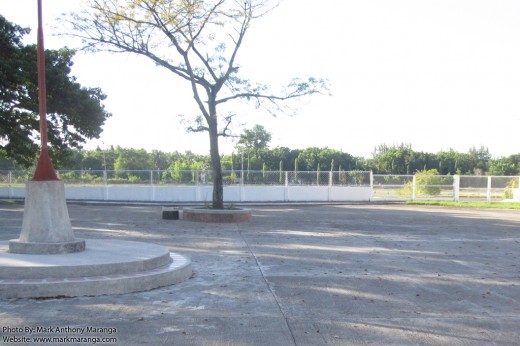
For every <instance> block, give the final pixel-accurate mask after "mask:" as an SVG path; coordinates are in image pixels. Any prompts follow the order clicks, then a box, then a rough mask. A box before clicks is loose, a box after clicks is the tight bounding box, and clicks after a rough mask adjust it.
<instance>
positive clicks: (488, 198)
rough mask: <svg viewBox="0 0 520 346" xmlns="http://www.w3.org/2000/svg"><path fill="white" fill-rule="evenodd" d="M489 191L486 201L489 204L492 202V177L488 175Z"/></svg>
mask: <svg viewBox="0 0 520 346" xmlns="http://www.w3.org/2000/svg"><path fill="white" fill-rule="evenodd" d="M487 178H488V179H487V191H486V200H487V201H488V202H491V176H490V175H488V177H487Z"/></svg>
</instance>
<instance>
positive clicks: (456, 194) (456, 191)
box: [453, 174, 460, 202]
mask: <svg viewBox="0 0 520 346" xmlns="http://www.w3.org/2000/svg"><path fill="white" fill-rule="evenodd" d="M459 199H460V176H459V175H458V174H455V175H454V176H453V200H455V202H458V201H459Z"/></svg>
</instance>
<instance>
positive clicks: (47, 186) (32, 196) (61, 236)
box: [9, 180, 85, 254]
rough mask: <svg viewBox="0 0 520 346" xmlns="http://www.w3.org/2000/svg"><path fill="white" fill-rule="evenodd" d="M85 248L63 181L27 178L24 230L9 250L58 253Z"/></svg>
mask: <svg viewBox="0 0 520 346" xmlns="http://www.w3.org/2000/svg"><path fill="white" fill-rule="evenodd" d="M83 250H85V241H84V240H78V239H75V238H74V233H73V231H72V226H71V224H70V219H69V212H68V210H67V204H66V202H65V187H64V184H63V181H61V180H46V181H28V182H27V183H26V190H25V206H24V214H23V223H22V232H21V233H20V237H19V238H18V239H13V240H11V241H10V242H9V252H11V253H20V254H58V253H70V252H80V251H83Z"/></svg>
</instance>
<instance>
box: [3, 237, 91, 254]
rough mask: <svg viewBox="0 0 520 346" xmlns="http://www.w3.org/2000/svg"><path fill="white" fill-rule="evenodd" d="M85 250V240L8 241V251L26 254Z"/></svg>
mask: <svg viewBox="0 0 520 346" xmlns="http://www.w3.org/2000/svg"><path fill="white" fill-rule="evenodd" d="M81 251H85V241H84V240H83V239H81V240H75V241H71V242H65V243H30V242H21V241H20V240H18V239H12V240H10V241H9V252H10V253H19V254H27V255H41V254H46V255H52V254H60V253H72V252H81Z"/></svg>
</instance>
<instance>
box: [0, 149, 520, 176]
mask: <svg viewBox="0 0 520 346" xmlns="http://www.w3.org/2000/svg"><path fill="white" fill-rule="evenodd" d="M221 162H222V169H223V170H235V171H240V170H242V169H244V170H255V171H261V170H264V171H280V170H282V171H295V170H297V171H331V170H332V171H354V170H360V171H373V172H374V174H415V173H416V172H418V171H426V170H432V169H435V170H436V171H437V172H439V174H442V175H447V174H450V175H454V174H463V175H483V174H491V175H504V176H510V175H518V174H520V154H514V155H510V156H508V157H501V158H496V159H494V158H492V156H491V154H490V153H489V150H488V149H487V148H486V147H480V148H475V147H472V148H470V149H469V150H468V152H466V153H461V152H458V151H455V150H448V151H439V152H437V153H428V152H420V151H414V150H413V149H412V148H411V146H410V145H406V144H401V145H393V146H388V145H385V144H383V145H379V146H377V147H376V148H375V149H374V151H373V153H372V156H371V157H370V158H364V157H356V156H353V155H351V154H348V153H345V152H343V151H340V150H335V149H330V148H317V147H310V148H306V149H290V148H286V147H276V148H265V147H264V148H244V147H239V148H237V151H236V152H235V153H233V154H230V155H222V157H221ZM210 163H211V158H210V156H209V155H200V154H195V153H193V152H190V151H187V152H184V153H181V152H178V151H174V152H164V151H159V150H152V151H146V150H144V149H133V148H122V147H119V146H118V147H110V148H108V149H101V148H97V149H95V150H80V149H74V150H72V152H71V155H70V157H69V159H68V160H67V162H60V163H59V165H57V168H58V169H61V170H92V171H96V170H105V169H106V170H172V171H181V170H210V167H211V165H210ZM21 168H22V167H19V166H17V165H16V163H14V162H13V161H12V160H9V159H2V160H0V170H9V169H21Z"/></svg>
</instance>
